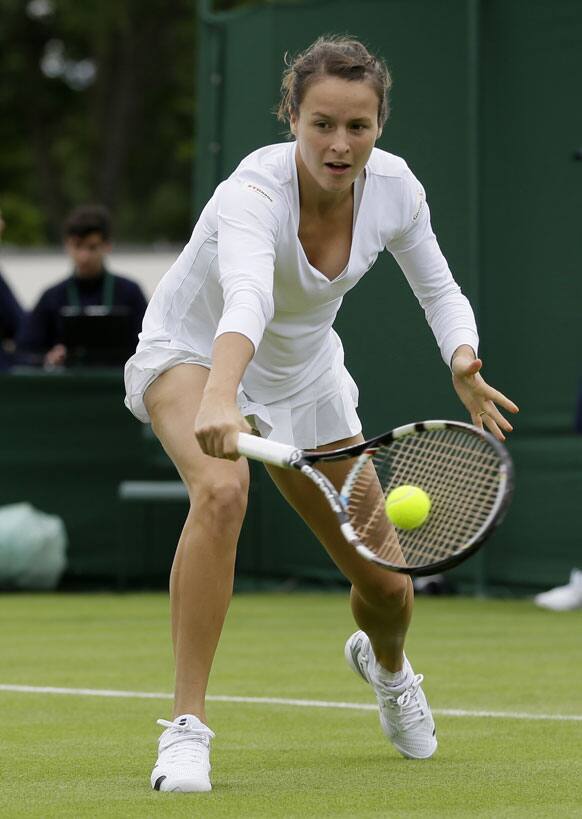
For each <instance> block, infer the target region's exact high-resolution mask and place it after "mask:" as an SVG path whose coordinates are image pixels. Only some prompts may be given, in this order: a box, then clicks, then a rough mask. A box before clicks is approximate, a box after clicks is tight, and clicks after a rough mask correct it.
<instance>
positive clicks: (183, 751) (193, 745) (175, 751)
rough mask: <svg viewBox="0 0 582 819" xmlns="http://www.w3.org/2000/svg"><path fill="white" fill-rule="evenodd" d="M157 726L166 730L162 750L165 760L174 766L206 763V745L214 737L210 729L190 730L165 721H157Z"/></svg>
mask: <svg viewBox="0 0 582 819" xmlns="http://www.w3.org/2000/svg"><path fill="white" fill-rule="evenodd" d="M158 725H161V726H162V728H167V729H168V733H167V734H166V736H165V737H164V740H163V747H162V748H161V749H160V750H162V752H163V754H164V756H165V757H166V755H167V760H168V761H169V762H172V763H176V764H195V765H197V764H198V763H201V762H204V761H207V759H208V744H209V741H210V740H211V739H213V737H214V732H213V731H211V730H210V728H207V727H204V728H190V727H188V725H176V723H175V722H169V721H168V720H166V719H159V720H158Z"/></svg>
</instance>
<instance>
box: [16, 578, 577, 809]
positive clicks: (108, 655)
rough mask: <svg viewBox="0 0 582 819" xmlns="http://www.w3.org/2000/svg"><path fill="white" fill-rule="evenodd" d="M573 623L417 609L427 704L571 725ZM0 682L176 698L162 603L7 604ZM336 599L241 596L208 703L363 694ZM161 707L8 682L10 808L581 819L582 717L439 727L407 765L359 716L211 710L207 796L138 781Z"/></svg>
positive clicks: (477, 606)
mask: <svg viewBox="0 0 582 819" xmlns="http://www.w3.org/2000/svg"><path fill="white" fill-rule="evenodd" d="M581 621H582V612H572V613H565V614H554V613H550V612H544V611H540V610H538V609H536V608H534V607H533V605H532V604H531V603H529V602H527V601H521V602H507V601H476V600H468V599H462V598H452V599H439V598H433V599H422V598H421V599H419V600H418V601H417V606H416V611H415V618H414V622H413V627H412V630H411V633H410V639H409V642H408V654H409V656H410V658H411V660H412V662H413V664H414V667H415V670H416V671H421V672H423V673H424V674H425V677H426V681H425V691H426V692H427V694H428V696H429V699H430V701H431V704H432V705H433V708H435V709H439V708H440V709H444V708H462V709H470V710H479V709H482V710H492V711H519V712H523V711H527V712H531V713H545V714H549V713H554V714H558V713H559V714H575V715H580V714H582V663H581V662H580V660H581V654H582V651H581V648H580V646H581V643H580V624H581ZM0 622H1V623H2V630H1V632H0V683H16V684H28V685H39V686H40V685H53V686H64V687H85V688H89V687H90V688H108V689H112V688H113V689H124V690H135V691H158V692H164V691H166V692H169V691H170V690H171V684H172V661H171V651H170V646H169V640H168V632H169V625H168V603H167V599H166V597H165V596H164V595H127V596H113V595H111V596H110V595H85V596H83V595H71V596H68V595H67V596H64V595H63V596H58V595H38V596H36V595H22V596H21V595H8V596H4V597H1V598H0ZM351 628H352V625H351V618H350V615H349V610H348V607H347V601H346V597H345V596H344V595H340V594H338V595H332V594H328V595H316V594H291V595H283V594H262V595H239V596H237V597H236V598H235V600H234V602H233V605H232V608H231V611H230V614H229V618H228V622H227V627H226V630H225V633H224V637H223V640H222V642H221V645H220V648H219V653H218V655H217V659H216V664H215V669H214V672H213V677H212V681H211V686H210V693H212V694H226V695H249V696H279V697H291V698H301V699H325V700H342V701H351V702H371V701H372V699H371V692H370V689H369V688H368V687H367V686H366V685H365V684H364V683H363V682H362V681H361V680H359V679H358V678H357V677H356V676H355V675H354V674H352V673H351V672H350V671H349V670H348V669H347V668H346V667H345V665H344V660H343V643H344V640H345V638H346V636H347V635H348V634H349V633H350V631H351ZM169 715H170V702H169V701H164V700H138V699H103V698H97V697H86V696H59V695H46V694H44V695H41V694H21V693H13V692H2V691H0V726H1V727H0V781H1V782H2V790H1V796H0V816H2V817H4V816H6V817H24V816H26V817H43V818H44V817H57V816H58V817H158V816H159V817H174V816H176V817H179V816H184V817H185V816H197V817H204V818H206V817H219V816H228V817H253V819H254V818H255V817H256V818H257V819H259V817H273V818H275V817H289V819H291V817H354V819H359V817H383V816H385V817H526V816H527V817H577V816H582V799H581V790H580V771H581V769H582V767H581V766H582V723H581V722H542V721H537V722H536V721H531V720H518V719H500V718H475V717H470V718H467V717H462V718H460V717H445V716H438V717H437V727H438V735H439V743H440V744H439V750H438V753H437V755H436V756H435V757H434V758H433V759H432V760H429V761H426V762H414V761H410V760H405V759H403V758H402V757H400V756H399V755H398V754H397V753H396V751H394V750H393V749H392V747H391V746H390V745H389V744H387V742H386V741H385V740H384V738H383V735H382V734H381V731H380V729H379V726H378V723H377V716H376V714H375V713H373V712H370V711H347V710H338V709H318V708H317V709H316V708H297V707H292V706H281V705H278V706H274V705H257V704H232V703H223V702H212V703H211V704H210V706H209V722H210V724H211V727H212V728H213V729H214V730H215V731H216V734H217V737H216V740H215V741H214V745H213V783H214V790H213V792H212V793H211V794H191V795H182V794H160V793H154V792H152V791H150V790H149V773H150V770H151V766H152V764H153V761H154V758H155V750H156V740H157V736H158V728H157V726H156V725H155V719H156V718H157V717H160V716H163V717H169Z"/></svg>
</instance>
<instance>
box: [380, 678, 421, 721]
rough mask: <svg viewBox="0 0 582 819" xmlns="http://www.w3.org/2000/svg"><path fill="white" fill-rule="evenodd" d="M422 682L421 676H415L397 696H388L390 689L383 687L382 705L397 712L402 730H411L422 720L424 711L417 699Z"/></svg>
mask: <svg viewBox="0 0 582 819" xmlns="http://www.w3.org/2000/svg"><path fill="white" fill-rule="evenodd" d="M423 680H424V675H423V674H416V676H415V677H414V678H413V680H412V682H411V684H410V685H409V686H408V688H406V689H405V690H404V691H403V692H402V693H401V694H399V695H398V696H395V695H394V694H390V693H389V692H390V689H389V688H388V687H386V686H383V689H384V691H385V692H386V695H385V697H383V704H384V705H386V706H387V707H389V708H390V709H391V710H392V711H396V712H397V715H398V718H399V719H400V724H401V726H402V728H403V729H404V730H407V729H408V728H412V727H413V726H414V725H416V724H417V723H419V722H421V721H422V720H423V719H424V716H425V713H424V709H423V707H422V704H421V702H420V700H419V698H418V689H419V688H420V684H421V682H422V681H423Z"/></svg>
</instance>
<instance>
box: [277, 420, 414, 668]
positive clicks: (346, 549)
mask: <svg viewBox="0 0 582 819" xmlns="http://www.w3.org/2000/svg"><path fill="white" fill-rule="evenodd" d="M363 440H364V439H363V438H362V436H361V435H358V436H356V437H354V438H349V439H346V440H344V441H338V442H336V443H334V444H329V445H326V446H323V447H320V449H322V450H330V449H338V448H340V447H343V446H349V445H350V444H353V443H358V442H360V441H363ZM351 465H352V463H351V462H350V461H337V462H335V463H333V462H330V463H321V464H318V469H319V470H320V471H321V472H323V473H324V474H325V475H327V477H328V478H329V479H330V480H331V482H332V483H333V484H334V486H336V487H337V488H340V487H341V485H342V484H343V481H344V478H345V477H346V475H347V473H348V472H349V470H350V467H351ZM267 469H268V471H269V474H270V475H271V477H272V479H273V481H274V482H275V483H276V485H277V487H278V488H279V490H280V492H281V494H282V495H283V496H284V497H285V498H286V500H287V501H288V502H289V503H290V504H291V506H293V507H294V509H296V510H297V512H298V513H299V514H300V515H301V517H302V518H303V520H304V521H305V522H306V523H307V525H308V526H309V527H310V529H311V530H312V531H313V533H314V534H315V535H316V537H317V538H318V539H319V541H320V542H321V543H322V544H323V546H324V547H325V549H326V550H327V552H328V553H329V555H330V556H331V558H332V560H333V561H334V562H335V564H336V566H337V567H338V568H339V569H340V571H341V572H342V574H343V575H344V576H345V577H347V578H348V580H349V581H350V582H351V583H352V592H351V598H350V599H351V607H352V612H353V615H354V619H355V621H356V623H357V624H358V625H359V626H360V628H361V629H362V630H363V631H365V632H366V634H367V635H368V636H369V638H370V640H371V642H372V646H373V648H374V654H375V656H376V658H377V659H378V661H379V662H380V663H381V665H382V666H384V668H386V669H388V670H389V671H394V672H396V671H399V670H400V669H401V668H402V663H403V650H404V640H405V637H406V632H407V630H408V625H409V623H410V618H411V616H412V607H413V602H414V592H413V588H412V582H411V580H410V578H409V577H407V576H406V575H400V574H396V573H394V572H387V571H386V570H385V569H382V568H380V567H379V566H376V565H374V564H373V563H368V562H367V561H365V560H363V559H362V558H361V557H360V555H358V554H357V553H356V552H355V551H354V549H353V547H352V546H350V544H348V543H347V542H346V540H345V538H344V536H343V535H342V533H341V532H340V529H339V527H338V524H337V518H336V516H335V515H334V514H333V512H332V511H331V509H330V508H329V504H328V503H327V501H326V500H325V499H324V498H323V497H322V495H321V492H320V491H319V489H318V488H317V487H315V486H313V485H312V484H311V483H310V481H309V479H307V478H305V477H304V476H303V475H301V474H300V473H299V472H295V471H292V470H283V469H278V468H277V467H270V466H269V467H267Z"/></svg>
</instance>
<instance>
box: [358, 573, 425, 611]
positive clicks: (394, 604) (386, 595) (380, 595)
mask: <svg viewBox="0 0 582 819" xmlns="http://www.w3.org/2000/svg"><path fill="white" fill-rule="evenodd" d="M360 594H361V596H362V597H363V598H364V600H365V601H366V602H367V603H368V605H371V606H372V607H373V608H375V609H379V610H391V611H398V610H400V609H403V608H404V607H405V606H406V605H407V604H408V602H409V599H410V595H411V594H412V584H411V582H410V578H409V577H407V576H406V575H401V574H387V576H386V577H385V578H381V579H379V580H378V579H377V580H375V581H374V582H372V583H370V584H368V585H367V586H366V588H365V589H364V590H362V591H361V592H360Z"/></svg>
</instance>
